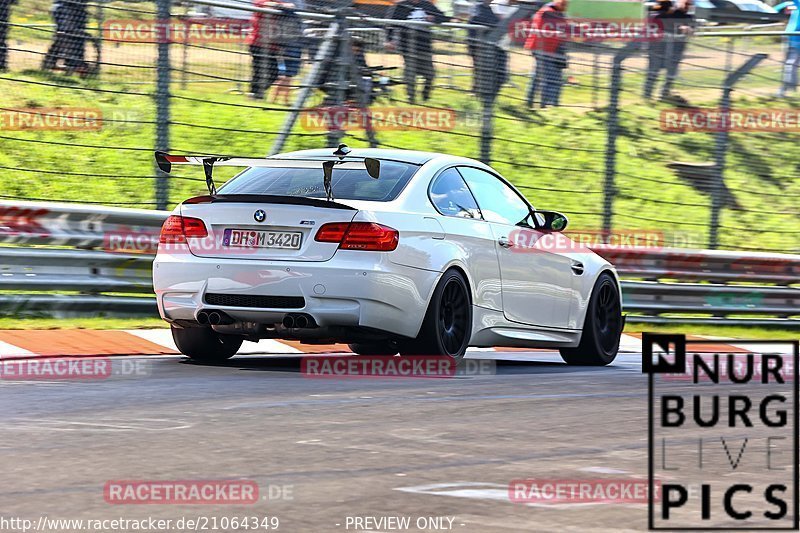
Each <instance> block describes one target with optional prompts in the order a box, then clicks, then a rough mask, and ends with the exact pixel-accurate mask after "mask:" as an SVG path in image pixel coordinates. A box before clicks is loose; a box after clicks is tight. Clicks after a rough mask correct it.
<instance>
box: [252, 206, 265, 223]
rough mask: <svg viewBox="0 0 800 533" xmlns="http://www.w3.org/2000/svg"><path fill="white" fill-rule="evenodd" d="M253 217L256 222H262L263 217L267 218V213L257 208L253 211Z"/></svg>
mask: <svg viewBox="0 0 800 533" xmlns="http://www.w3.org/2000/svg"><path fill="white" fill-rule="evenodd" d="M253 218H254V219H256V222H264V219H265V218H267V213H266V212H265V211H264V210H263V209H259V210H258V211H256V212H255V213H253Z"/></svg>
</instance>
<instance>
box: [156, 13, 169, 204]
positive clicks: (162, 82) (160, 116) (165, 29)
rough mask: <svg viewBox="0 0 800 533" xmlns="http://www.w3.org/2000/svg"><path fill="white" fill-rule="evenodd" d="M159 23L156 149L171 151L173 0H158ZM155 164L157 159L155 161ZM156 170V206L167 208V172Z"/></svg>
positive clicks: (157, 26) (157, 31)
mask: <svg viewBox="0 0 800 533" xmlns="http://www.w3.org/2000/svg"><path fill="white" fill-rule="evenodd" d="M157 6H158V9H157V12H158V14H157V16H158V24H157V25H156V28H157V30H156V33H157V39H158V59H157V62H156V71H157V79H156V150H158V151H161V152H169V124H170V113H169V104H170V93H169V82H170V61H169V48H170V46H169V45H170V39H171V38H172V35H171V34H170V31H169V22H170V11H171V9H172V0H157ZM153 164H154V165H155V161H153ZM155 172H156V176H157V179H156V208H157V209H166V208H167V204H168V203H169V182H168V176H167V174H166V173H164V172H161V170H160V169H159V168H158V167H157V166H155Z"/></svg>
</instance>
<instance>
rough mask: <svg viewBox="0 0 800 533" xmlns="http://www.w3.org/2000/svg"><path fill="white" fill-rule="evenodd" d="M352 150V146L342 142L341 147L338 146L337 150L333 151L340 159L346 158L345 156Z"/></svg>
mask: <svg viewBox="0 0 800 533" xmlns="http://www.w3.org/2000/svg"><path fill="white" fill-rule="evenodd" d="M350 152H352V150H351V149H350V147H349V146H347V145H346V144H344V143H342V144H340V145H339V148H337V149H336V151H335V152H333V155H335V156H336V157H338V158H339V159H344V158H345V156H347V154H349V153H350Z"/></svg>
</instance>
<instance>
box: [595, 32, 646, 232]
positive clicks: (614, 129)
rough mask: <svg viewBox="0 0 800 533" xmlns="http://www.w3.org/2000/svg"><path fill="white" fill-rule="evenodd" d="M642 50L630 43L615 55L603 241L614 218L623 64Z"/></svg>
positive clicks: (610, 104)
mask: <svg viewBox="0 0 800 533" xmlns="http://www.w3.org/2000/svg"><path fill="white" fill-rule="evenodd" d="M640 48H641V46H640V43H638V42H630V43H628V44H626V45H625V46H624V47H623V48H621V49H620V50H619V51H618V52H617V53H616V54H614V64H613V67H612V69H611V88H610V91H609V97H608V121H607V123H608V138H607V141H606V173H605V181H604V184H603V190H604V191H605V194H604V196H603V239H604V240H605V239H607V238H608V236H609V235H610V234H611V228H612V226H613V218H614V197H615V196H616V194H617V190H616V185H615V183H614V181H615V178H616V174H617V136H618V135H619V124H618V122H619V93H620V91H621V90H622V62H623V61H625V60H626V59H628V58H629V57H630V56H632V55H633V54H634V53H636V52H637V51H638V50H639V49H640Z"/></svg>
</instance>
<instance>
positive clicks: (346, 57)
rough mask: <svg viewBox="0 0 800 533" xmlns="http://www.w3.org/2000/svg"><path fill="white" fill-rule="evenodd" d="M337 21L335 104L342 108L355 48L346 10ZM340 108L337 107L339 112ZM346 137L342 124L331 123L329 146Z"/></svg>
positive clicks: (339, 15) (338, 14)
mask: <svg viewBox="0 0 800 533" xmlns="http://www.w3.org/2000/svg"><path fill="white" fill-rule="evenodd" d="M337 22H338V24H339V36H338V38H337V39H336V42H337V43H338V47H337V48H338V53H337V54H336V59H334V64H335V68H334V72H335V73H336V88H335V89H334V91H333V93H334V96H333V105H334V107H335V108H341V107H342V106H343V105H344V102H345V100H347V90H348V89H349V87H350V83H351V80H350V64H351V63H352V61H353V49H352V48H351V44H350V32H349V31H348V24H347V18H346V17H345V12H344V10H339V12H338V13H337ZM339 110H340V109H337V110H336V111H337V113H338V112H339ZM342 137H344V132H343V131H342V127H341V124H335V123H332V124H331V129H330V130H329V131H328V146H333V147H336V146H338V145H339V142H340V141H341V140H342Z"/></svg>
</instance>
